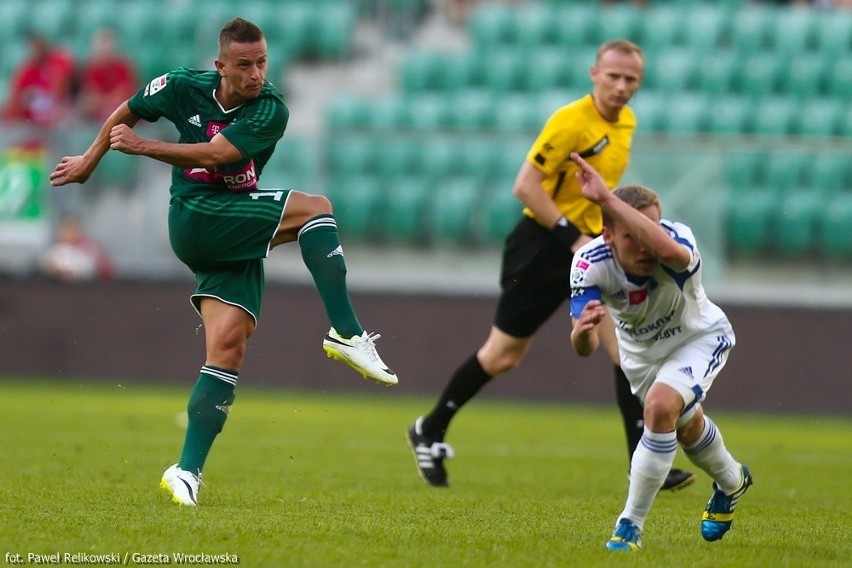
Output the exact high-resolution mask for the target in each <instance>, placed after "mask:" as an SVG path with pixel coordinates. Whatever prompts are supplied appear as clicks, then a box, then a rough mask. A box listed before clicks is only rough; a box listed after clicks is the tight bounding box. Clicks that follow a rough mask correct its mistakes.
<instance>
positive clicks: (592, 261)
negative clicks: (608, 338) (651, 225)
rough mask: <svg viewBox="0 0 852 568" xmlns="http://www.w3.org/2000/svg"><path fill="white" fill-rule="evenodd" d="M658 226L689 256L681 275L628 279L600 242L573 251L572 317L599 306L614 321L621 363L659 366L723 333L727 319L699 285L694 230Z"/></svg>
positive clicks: (660, 269)
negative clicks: (591, 303) (689, 345)
mask: <svg viewBox="0 0 852 568" xmlns="http://www.w3.org/2000/svg"><path fill="white" fill-rule="evenodd" d="M660 226H661V227H663V229H665V230H666V231H667V232H668V233H669V235H671V237H672V238H674V239H675V240H676V241H677V242H679V243H681V244H682V245H683V246H685V247H686V248H687V249H689V252H690V260H689V266H687V268H686V270H684V271H683V272H678V271H675V270H672V269H671V268H669V267H666V266H663V265H661V264H660V265H657V268H656V269H655V270H654V273H653V275H651V276H647V277H634V276H629V275H627V274H626V273H625V272H624V270H623V269H622V268H621V265H619V264H618V263H617V262H616V260H615V258H614V257H613V252H612V249H611V248H610V247H609V245H607V244H606V243H605V242H604V239H603V237H602V236H601V237H598V238H596V239H594V240H592V241H591V242H589V243H587V244H586V245H584V246H583V247H581V248H580V249H578V250H577V252H576V253H575V254H574V260H573V263H572V265H571V315H572V317H574V318H577V317H579V314H580V312H581V311H582V310H583V307H584V306H585V305H586V303H587V302H589V301H590V300H600V301H601V302H602V303H603V304H604V305H605V306H606V308H607V309H608V310H609V313H610V314H611V315H612V317H613V319H614V320H615V326H616V335H617V337H618V347H619V351H620V353H621V358H622V361H625V358H626V359H627V360H632V361H633V362H634V363H638V362H644V363H659V362H661V361H663V360H665V359H666V358H667V357H669V356H670V355H671V354H672V353H674V352H675V350H677V349H678V348H680V347H681V346H683V345H684V344H686V343H688V342H689V341H690V340H693V339H695V338H696V336H697V335H702V334H706V333H710V332H712V330H714V329H720V326H721V327H726V328H729V324H728V321H727V316H725V313H724V312H723V311H722V309H721V308H719V307H718V306H717V305H716V304H714V303H713V302H711V301H710V300H709V299H708V298H707V295H706V294H705V293H704V288H703V286H702V285H701V255H700V254H699V252H698V248H697V246H696V243H695V236H694V235H693V234H692V230H691V229H690V228H689V227H687V226H686V225H683V224H681V223H673V222H671V221H666V220H662V221H660Z"/></svg>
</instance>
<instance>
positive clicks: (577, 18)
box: [553, 1, 599, 63]
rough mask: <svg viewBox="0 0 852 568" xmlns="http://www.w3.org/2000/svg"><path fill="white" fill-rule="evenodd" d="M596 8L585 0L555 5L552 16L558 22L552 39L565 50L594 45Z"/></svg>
mask: <svg viewBox="0 0 852 568" xmlns="http://www.w3.org/2000/svg"><path fill="white" fill-rule="evenodd" d="M597 10H598V7H597V6H595V5H594V4H593V3H591V2H585V1H584V2H573V3H571V4H569V5H567V6H557V7H556V9H555V12H554V17H553V19H554V20H556V21H557V22H559V26H557V28H556V33H555V40H554V42H555V43H556V45H558V46H560V47H562V48H564V49H566V50H568V49H573V48H579V47H588V46H589V44H592V45H594V44H595V42H596V40H597V38H596V37H595V32H594V31H593V30H594V29H595V27H596V25H597V19H598V17H599V16H598V13H597ZM589 63H591V61H590V62H589Z"/></svg>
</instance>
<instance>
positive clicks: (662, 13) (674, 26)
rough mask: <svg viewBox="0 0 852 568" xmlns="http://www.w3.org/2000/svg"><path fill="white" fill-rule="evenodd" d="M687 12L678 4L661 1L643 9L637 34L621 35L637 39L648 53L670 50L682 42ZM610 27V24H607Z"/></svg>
mask: <svg viewBox="0 0 852 568" xmlns="http://www.w3.org/2000/svg"><path fill="white" fill-rule="evenodd" d="M685 19H686V14H685V12H684V10H681V9H680V8H679V7H678V6H674V5H671V4H666V3H660V4H651V6H649V7H647V8H645V9H644V10H642V12H641V14H640V15H639V24H638V26H637V28H638V29H637V31H636V32H635V35H629V32H628V34H625V35H624V36H621V37H626V38H627V39H635V41H637V42H639V43H640V44H641V46H642V49H643V50H645V51H646V52H648V53H653V52H655V51H668V50H671V49H672V48H673V47H674V46H676V45H679V44H681V43H682V42H681V39H682V38H681V31H682V30H683V26H684V21H685ZM605 25H607V27H608V24H605Z"/></svg>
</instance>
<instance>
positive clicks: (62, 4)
mask: <svg viewBox="0 0 852 568" xmlns="http://www.w3.org/2000/svg"><path fill="white" fill-rule="evenodd" d="M4 4H21V5H25V4H28V3H26V2H4ZM32 4H33V3H32V2H30V3H29V5H30V7H31V9H32V10H33V11H32V13H33V14H35V17H33V18H32V19H31V20H30V22H29V26H28V27H30V28H32V29H33V30H37V31H38V32H39V33H41V34H42V35H44V36H45V37H47V38H49V39H50V40H51V41H67V39H68V38H69V37H73V36H74V35H76V34H75V19H76V15H75V12H76V10H77V9H78V8H77V3H76V2H73V1H71V0H48V1H43V2H40V3H38V4H36V5H35V6H32ZM27 13H28V14H29V13H30V12H29V10H27ZM2 15H4V14H3V13H2V12H0V16H2ZM7 15H8V16H9V17H11V18H12V19H13V21H12V22H10V23H7V22H6V21H5V20H0V21H2V22H3V33H4V34H7V33H9V31H11V30H16V29H17V31H19V32H20V31H23V29H22V28H20V27H18V26H19V24H18V23H16V22H15V21H14V18H15V14H14V13H11V14H7ZM7 26H9V27H7ZM10 28H11V30H10ZM87 40H88V36H85V37H83V38H82V39H81V41H80V42H79V43H80V46H82V47H88V41H87ZM75 43H76V42H75ZM87 53H88V52H87V51H86V52H78V53H77V56H78V57H85V56H86V55H87Z"/></svg>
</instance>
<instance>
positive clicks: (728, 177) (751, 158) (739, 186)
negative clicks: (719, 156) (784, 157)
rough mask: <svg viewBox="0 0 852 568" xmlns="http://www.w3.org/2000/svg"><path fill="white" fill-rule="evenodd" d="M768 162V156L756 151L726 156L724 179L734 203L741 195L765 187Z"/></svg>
mask: <svg viewBox="0 0 852 568" xmlns="http://www.w3.org/2000/svg"><path fill="white" fill-rule="evenodd" d="M766 161H767V157H766V154H764V153H762V152H754V151H746V152H735V153H731V154H728V155H727V156H725V160H724V167H725V171H724V177H725V182H726V184H727V186H728V189H729V194H730V195H731V198H732V199H733V200H734V201H736V199H737V198H738V197H739V195H740V194H742V193H744V192H748V191H751V190H752V189H753V188H756V187H759V186H762V185H764V181H763V180H764V169H765V164H766Z"/></svg>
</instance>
